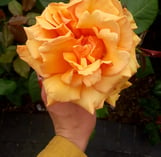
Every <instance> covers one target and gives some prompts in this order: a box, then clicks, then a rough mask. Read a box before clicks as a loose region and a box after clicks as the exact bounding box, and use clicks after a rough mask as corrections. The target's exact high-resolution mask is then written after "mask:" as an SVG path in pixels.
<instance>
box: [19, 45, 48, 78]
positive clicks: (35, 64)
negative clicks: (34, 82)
mask: <svg viewBox="0 0 161 157" xmlns="http://www.w3.org/2000/svg"><path fill="white" fill-rule="evenodd" d="M17 53H18V54H19V56H20V58H21V59H22V60H24V61H25V62H27V63H28V64H29V65H30V66H31V67H32V68H33V69H34V70H35V71H36V72H37V73H38V74H39V75H40V76H42V77H47V76H48V74H47V73H43V72H42V70H41V68H40V65H41V64H42V62H41V60H39V59H34V58H32V57H31V55H30V52H29V51H28V49H27V47H26V46H17Z"/></svg>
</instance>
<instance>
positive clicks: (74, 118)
mask: <svg viewBox="0 0 161 157" xmlns="http://www.w3.org/2000/svg"><path fill="white" fill-rule="evenodd" d="M41 95H42V99H43V101H44V103H45V104H46V95H45V91H44V89H43V88H42V93H41ZM47 110H48V112H49V115H50V117H51V119H52V122H53V125H54V128H55V133H56V135H59V136H63V137H65V138H67V139H68V140H69V141H71V142H73V143H74V144H76V145H77V146H78V147H79V148H80V149H81V150H82V151H84V150H85V149H86V146H87V144H88V140H89V137H90V135H91V133H92V131H93V129H94V127H95V125H96V115H95V114H94V115H92V114H90V113H89V112H87V111H86V110H84V109H83V108H82V107H80V106H78V105H77V104H73V103H70V102H66V103H59V102H58V103H56V104H53V105H50V106H47Z"/></svg>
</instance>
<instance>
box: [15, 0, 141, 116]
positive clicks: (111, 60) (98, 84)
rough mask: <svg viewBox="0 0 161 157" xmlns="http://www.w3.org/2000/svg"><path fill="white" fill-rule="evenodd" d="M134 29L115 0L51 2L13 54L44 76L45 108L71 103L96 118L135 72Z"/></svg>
mask: <svg viewBox="0 0 161 157" xmlns="http://www.w3.org/2000/svg"><path fill="white" fill-rule="evenodd" d="M135 28H136V25H135V22H134V20H133V17H132V15H131V14H130V12H129V11H128V10H127V9H126V8H122V6H121V4H120V2H119V1H118V0H108V1H107V0H71V1H70V3H68V4H65V3H51V4H49V5H48V7H47V8H46V9H45V10H44V11H43V13H42V15H41V16H38V17H37V18H36V24H35V25H34V26H31V27H28V28H25V31H26V34H27V37H28V40H27V42H26V45H23V46H18V47H17V52H18V54H19V56H20V57H21V58H22V59H23V60H24V61H26V62H27V63H28V64H29V65H30V66H31V67H32V68H33V69H34V70H35V71H36V72H37V73H38V74H39V75H40V76H42V77H43V79H44V80H43V86H44V89H45V91H46V93H47V105H51V104H54V103H55V102H68V101H70V102H73V103H75V104H78V105H80V106H82V107H83V108H85V109H86V110H88V111H89V112H90V113H94V111H95V109H97V108H101V107H102V106H103V104H104V101H107V102H108V103H109V104H111V105H115V102H116V100H117V99H118V97H119V93H120V91H121V90H122V89H124V88H126V87H128V86H129V85H130V83H129V82H128V79H129V78H130V77H131V76H132V75H133V74H134V73H135V72H136V71H137V68H138V63H137V60H136V56H135V47H136V45H137V44H138V42H139V38H138V37H137V36H136V34H135V33H134V32H133V29H135Z"/></svg>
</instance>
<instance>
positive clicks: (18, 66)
mask: <svg viewBox="0 0 161 157" xmlns="http://www.w3.org/2000/svg"><path fill="white" fill-rule="evenodd" d="M13 67H14V70H15V71H16V72H17V73H18V74H19V75H20V76H22V77H25V78H27V77H28V74H29V72H30V67H29V66H28V64H27V63H25V62H24V61H23V60H21V59H20V58H17V59H16V60H15V61H14V62H13Z"/></svg>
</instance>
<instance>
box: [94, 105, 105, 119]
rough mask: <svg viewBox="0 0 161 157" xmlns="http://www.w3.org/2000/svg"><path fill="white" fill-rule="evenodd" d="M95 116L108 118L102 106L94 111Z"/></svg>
mask: <svg viewBox="0 0 161 157" xmlns="http://www.w3.org/2000/svg"><path fill="white" fill-rule="evenodd" d="M96 116H97V118H106V117H107V116H108V109H107V107H106V106H105V105H104V107H103V108H101V109H98V110H96Z"/></svg>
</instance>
